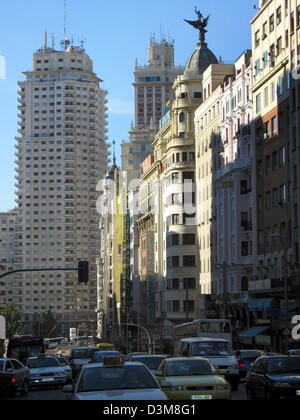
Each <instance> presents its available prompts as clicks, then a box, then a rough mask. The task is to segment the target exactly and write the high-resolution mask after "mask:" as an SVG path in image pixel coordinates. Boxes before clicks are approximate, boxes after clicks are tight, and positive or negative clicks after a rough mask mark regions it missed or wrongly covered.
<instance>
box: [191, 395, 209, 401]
mask: <svg viewBox="0 0 300 420" xmlns="http://www.w3.org/2000/svg"><path fill="white" fill-rule="evenodd" d="M191 399H192V400H193V401H195V400H201V401H202V400H212V399H213V397H212V395H192V396H191Z"/></svg>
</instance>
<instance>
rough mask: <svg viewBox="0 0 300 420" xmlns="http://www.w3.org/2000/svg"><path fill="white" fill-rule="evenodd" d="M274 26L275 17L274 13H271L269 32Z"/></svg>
mask: <svg viewBox="0 0 300 420" xmlns="http://www.w3.org/2000/svg"><path fill="white" fill-rule="evenodd" d="M274 28H275V17H274V15H271V17H270V20H269V29H270V32H273V31H274Z"/></svg>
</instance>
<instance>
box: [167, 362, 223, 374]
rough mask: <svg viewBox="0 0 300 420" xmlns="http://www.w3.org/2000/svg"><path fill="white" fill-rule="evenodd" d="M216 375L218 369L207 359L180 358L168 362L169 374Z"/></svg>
mask: <svg viewBox="0 0 300 420" xmlns="http://www.w3.org/2000/svg"><path fill="white" fill-rule="evenodd" d="M203 375H216V370H215V369H214V368H213V366H212V365H211V364H210V363H209V362H208V361H207V360H178V361H173V362H169V363H168V367H167V376H203Z"/></svg>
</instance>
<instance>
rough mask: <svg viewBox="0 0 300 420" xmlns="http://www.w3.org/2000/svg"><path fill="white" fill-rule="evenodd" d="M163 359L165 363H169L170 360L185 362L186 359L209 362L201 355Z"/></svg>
mask: <svg viewBox="0 0 300 420" xmlns="http://www.w3.org/2000/svg"><path fill="white" fill-rule="evenodd" d="M165 360H166V362H167V363H170V362H185V361H187V360H192V361H195V360H203V361H205V362H209V363H210V361H209V360H208V359H207V358H205V357H201V356H195V357H194V356H193V357H169V358H167V357H166V359H165Z"/></svg>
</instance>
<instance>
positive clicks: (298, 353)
mask: <svg viewBox="0 0 300 420" xmlns="http://www.w3.org/2000/svg"><path fill="white" fill-rule="evenodd" d="M288 355H289V356H300V350H289V351H288Z"/></svg>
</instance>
